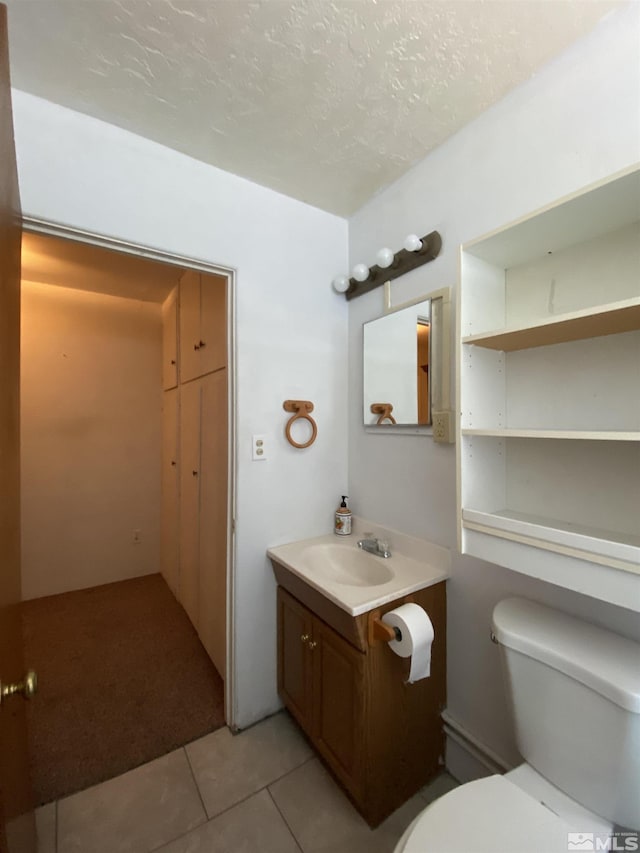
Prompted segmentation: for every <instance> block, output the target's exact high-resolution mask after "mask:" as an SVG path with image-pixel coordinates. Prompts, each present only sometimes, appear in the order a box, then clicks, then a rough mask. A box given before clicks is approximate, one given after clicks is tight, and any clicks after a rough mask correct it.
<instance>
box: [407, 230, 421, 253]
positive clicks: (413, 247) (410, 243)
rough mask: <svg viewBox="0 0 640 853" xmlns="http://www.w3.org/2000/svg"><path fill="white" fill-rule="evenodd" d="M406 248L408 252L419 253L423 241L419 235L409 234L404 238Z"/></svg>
mask: <svg viewBox="0 0 640 853" xmlns="http://www.w3.org/2000/svg"><path fill="white" fill-rule="evenodd" d="M404 247H405V249H406V250H407V252H419V251H420V249H421V248H422V240H421V239H420V238H419V237H418V235H417V234H408V235H407V236H406V237H405V238H404Z"/></svg>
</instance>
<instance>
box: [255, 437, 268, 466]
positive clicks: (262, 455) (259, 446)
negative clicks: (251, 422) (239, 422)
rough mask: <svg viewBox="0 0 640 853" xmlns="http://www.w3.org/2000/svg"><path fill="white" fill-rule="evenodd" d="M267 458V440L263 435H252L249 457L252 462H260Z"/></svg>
mask: <svg viewBox="0 0 640 853" xmlns="http://www.w3.org/2000/svg"><path fill="white" fill-rule="evenodd" d="M266 458H267V442H266V440H265V437H264V435H254V436H253V438H252V440H251V459H252V460H253V461H254V462H262V460H263V459H266Z"/></svg>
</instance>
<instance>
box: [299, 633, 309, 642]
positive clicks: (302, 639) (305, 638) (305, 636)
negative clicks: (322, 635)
mask: <svg viewBox="0 0 640 853" xmlns="http://www.w3.org/2000/svg"><path fill="white" fill-rule="evenodd" d="M310 639H311V634H302V635H301V637H300V642H301V643H308V642H309V640H310Z"/></svg>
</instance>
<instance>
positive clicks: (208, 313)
mask: <svg viewBox="0 0 640 853" xmlns="http://www.w3.org/2000/svg"><path fill="white" fill-rule="evenodd" d="M200 341H201V347H200V375H201V376H203V375H204V374H205V373H211V372H212V371H213V370H219V369H220V368H221V367H226V366H227V280H226V278H225V277H224V276H221V275H207V274H205V273H202V274H201V275H200ZM224 408H225V410H226V400H225V406H224Z"/></svg>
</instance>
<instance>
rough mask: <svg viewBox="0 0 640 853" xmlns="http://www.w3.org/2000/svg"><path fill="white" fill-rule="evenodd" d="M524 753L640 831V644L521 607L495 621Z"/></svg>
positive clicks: (518, 603)
mask: <svg viewBox="0 0 640 853" xmlns="http://www.w3.org/2000/svg"><path fill="white" fill-rule="evenodd" d="M493 632H494V635H495V638H496V639H497V641H498V642H499V644H500V649H501V655H502V663H503V673H504V676H505V684H506V689H507V696H508V699H509V701H510V704H511V708H512V711H513V717H514V721H515V730H516V740H517V744H518V749H519V751H520V753H521V754H522V757H523V758H524V759H525V761H526V762H527V763H529V764H531V765H532V767H534V768H535V769H536V770H537V771H538V772H539V773H540V774H541V775H542V776H544V777H545V778H547V779H548V780H549V781H550V782H551V783H552V784H554V785H555V786H556V787H558V788H560V789H561V790H562V791H564V792H565V793H566V794H568V796H570V797H571V798H572V799H574V800H576V801H577V802H578V803H581V804H582V805H583V806H585V807H586V808H587V809H590V810H591V811H593V812H595V813H596V814H599V815H601V816H602V817H603V818H606V819H607V820H610V821H611V822H612V823H614V824H617V825H618V826H621V827H625V828H629V829H640V644H638V643H635V642H633V641H631V640H627V639H625V638H623V637H620V636H618V635H617V634H613V633H611V632H609V631H605V630H603V629H602V628H597V627H596V626H595V625H591V624H589V623H587V622H582V621H580V620H579V619H575V618H574V617H572V616H568V615H567V614H565V613H560V612H559V611H557V610H553V609H552V608H550V607H545V606H543V605H541V604H537V603H535V602H533V601H528V600H526V599H523V598H509V599H506V600H505V601H501V602H500V603H499V604H498V605H496V607H495V609H494V611H493Z"/></svg>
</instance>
